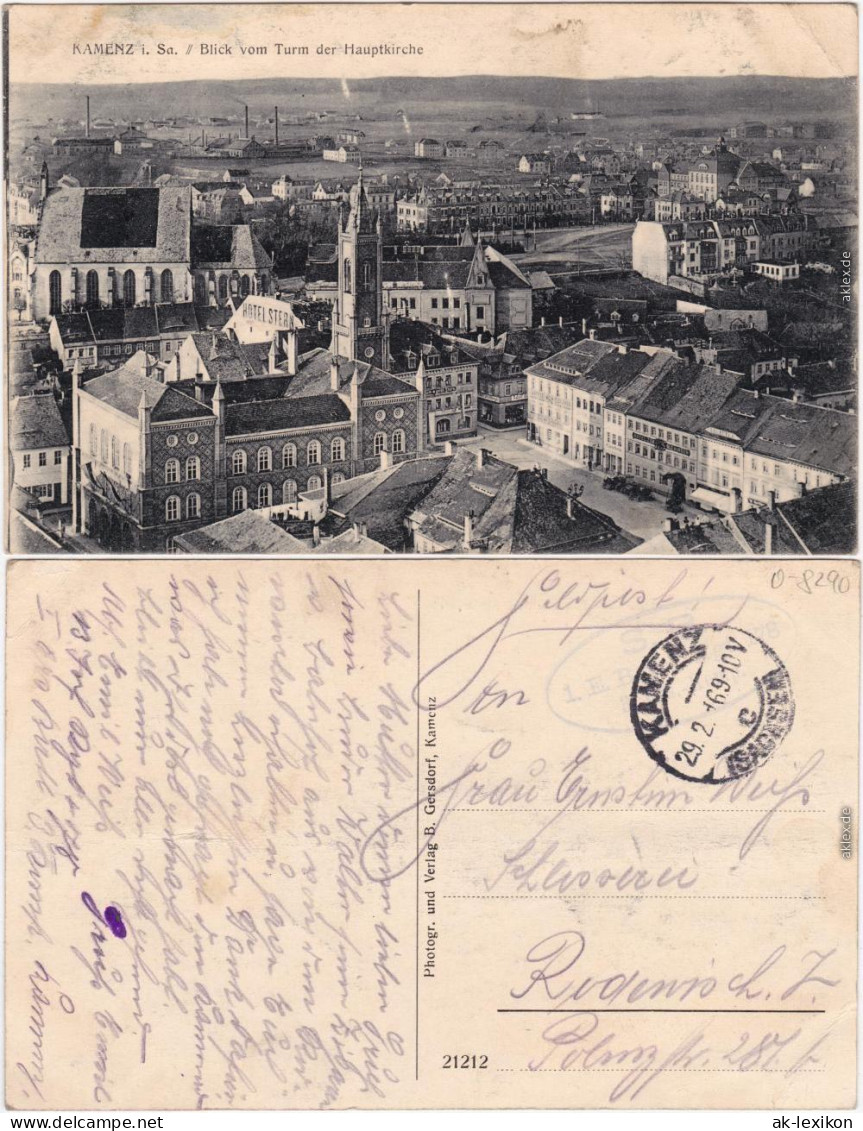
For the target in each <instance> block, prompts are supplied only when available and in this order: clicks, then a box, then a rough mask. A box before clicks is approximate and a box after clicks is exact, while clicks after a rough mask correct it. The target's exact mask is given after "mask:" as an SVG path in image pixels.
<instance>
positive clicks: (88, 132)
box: [84, 94, 90, 137]
mask: <svg viewBox="0 0 863 1131" xmlns="http://www.w3.org/2000/svg"><path fill="white" fill-rule="evenodd" d="M89 136H90V95H89V94H88V95H87V125H86V127H85V133H84V137H89Z"/></svg>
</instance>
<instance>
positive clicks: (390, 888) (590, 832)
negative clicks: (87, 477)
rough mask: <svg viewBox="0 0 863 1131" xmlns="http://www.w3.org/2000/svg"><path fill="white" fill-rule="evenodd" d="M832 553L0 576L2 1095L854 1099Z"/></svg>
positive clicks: (201, 1105)
mask: <svg viewBox="0 0 863 1131" xmlns="http://www.w3.org/2000/svg"><path fill="white" fill-rule="evenodd" d="M858 617H859V569H858V565H857V563H856V562H852V561H848V560H841V559H840V560H833V561H829V560H828V561H824V560H819V559H813V558H810V559H807V560H806V562H805V563H804V562H799V563H796V562H794V561H791V560H785V561H783V562H742V561H726V562H716V561H704V560H701V561H693V562H691V563H688V564H686V565H681V564H680V563H678V562H670V561H665V562H661V561H652V562H636V563H627V567H626V568H621V567H620V565H614V564H612V563H610V562H609V561H607V560H606V561H597V560H595V559H594V560H593V561H590V562H585V561H581V562H575V561H569V560H566V561H559V562H558V563H556V564H554V563H549V562H545V563H543V562H536V561H527V560H523V559H508V560H503V559H499V560H497V561H485V562H483V561H479V560H462V561H453V562H449V563H442V562H436V561H428V560H419V561H411V562H407V561H404V560H398V559H396V560H393V561H392V562H388V563H387V564H386V566H385V567H383V566H382V565H381V564H380V563H378V562H371V561H365V562H363V561H345V562H340V563H330V562H321V561H320V560H309V561H274V560H268V561H245V562H237V561H230V560H224V559H223V560H220V561H211V562H208V563H202V562H187V561H184V560H182V559H178V558H174V559H171V560H162V561H150V562H146V563H144V562H137V563H129V562H124V563H122V562H105V561H102V562H84V561H81V560H72V559H66V560H62V561H61V560H58V559H52V560H41V561H30V562H20V561H19V562H15V563H13V564H12V565H11V566H10V567H9V570H8V602H7V618H8V627H7V645H6V646H7V657H8V665H7V699H6V701H7V736H6V749H7V759H6V797H7V815H6V838H7V839H6V868H7V875H6V911H7V920H6V1042H5V1048H6V1100H7V1103H8V1104H9V1105H10V1106H11V1107H13V1108H18V1109H21V1108H27V1109H47V1110H51V1109H57V1108H59V1109H62V1110H75V1109H81V1108H85V1109H97V1110H109V1109H128V1108H132V1109H153V1108H159V1109H166V1108H173V1109H196V1108H197V1109H208V1108H235V1109H251V1108H258V1109H261V1108H264V1109H268V1108H269V1109H273V1108H275V1109H279V1108H281V1109H308V1108H336V1109H340V1108H425V1107H456V1108H458V1107H462V1108H467V1107H472V1108H496V1107H529V1108H573V1107H583V1108H596V1107H600V1108H601V1107H616V1108H622V1109H633V1108H635V1109H644V1108H653V1107H664V1108H678V1107H681V1108H712V1107H713V1108H727V1107H740V1108H746V1107H755V1108H776V1107H784V1108H792V1109H795V1108H796V1109H798V1110H807V1111H808V1110H812V1109H816V1110H817V1109H822V1110H823V1109H825V1108H826V1109H833V1108H841V1107H848V1106H853V1105H854V1103H855V1084H856V1028H857V1005H856V972H857V929H856V924H857V847H856V837H857V827H858V826H857V812H856V799H857V744H858V733H857V725H858V724H857V694H858V683H859V663H858V659H859V657H858V623H859V620H858Z"/></svg>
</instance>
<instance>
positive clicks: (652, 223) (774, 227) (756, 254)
mask: <svg viewBox="0 0 863 1131" xmlns="http://www.w3.org/2000/svg"><path fill="white" fill-rule="evenodd" d="M816 237H817V226H816V223H815V221H814V218H813V217H812V216H808V215H802V214H798V213H788V214H787V215H784V216H776V215H774V216H737V217H733V218H729V219H727V220H713V219H701V220H690V221H678V222H673V223H660V222H659V221H656V220H641V221H639V222H638V223H637V224H636V226H635V230H634V231H633V233H632V266H633V269H634V270H635V271H637V272H638V274H639V275H643V276H644V277H645V278H647V279H653V280H654V281H655V282H657V283H667V282H668V280H669V278H671V277H672V276H684V277H690V278H691V277H696V276H702V275H713V274H717V273H719V272H722V271H726V270H728V269H730V268H733V267H736V268H744V267H746V266H749V265H754V264H755V263H756V262H758V261H777V262H790V261H793V260H796V259H799V258H801V257H802V256H804V255H806V253H807V251H808V250H809V248H810V247H811V246H812V245H813V244H814V242H815V239H816Z"/></svg>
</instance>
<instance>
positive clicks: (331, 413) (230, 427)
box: [225, 393, 351, 436]
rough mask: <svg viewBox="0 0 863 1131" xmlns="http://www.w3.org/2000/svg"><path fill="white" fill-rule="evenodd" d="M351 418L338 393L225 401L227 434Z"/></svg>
mask: <svg viewBox="0 0 863 1131" xmlns="http://www.w3.org/2000/svg"><path fill="white" fill-rule="evenodd" d="M350 418H351V414H350V410H349V409H348V406H347V405H346V404H345V403H344V401H343V400H342V399H341V397H339V396H338V394H336V393H321V394H319V395H317V396H307V397H299V398H297V399H296V400H288V399H285V398H280V399H279V400H274V401H251V402H247V403H241V404H229V405H226V406H225V432H226V434H227V435H228V436H246V435H252V434H254V433H256V432H281V431H286V430H288V429H292V428H314V427H315V426H316V425H320V424H339V423H347V422H349V421H350Z"/></svg>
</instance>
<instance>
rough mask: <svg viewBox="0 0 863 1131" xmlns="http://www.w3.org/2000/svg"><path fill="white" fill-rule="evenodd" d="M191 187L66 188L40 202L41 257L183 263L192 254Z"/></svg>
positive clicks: (41, 259) (79, 261)
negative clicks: (190, 241) (42, 202)
mask: <svg viewBox="0 0 863 1131" xmlns="http://www.w3.org/2000/svg"><path fill="white" fill-rule="evenodd" d="M190 227H191V197H190V190H189V189H188V188H187V187H182V188H175V187H165V188H143V189H141V188H68V189H63V190H62V191H58V192H51V193H49V194H48V196H47V197H46V199H45V202H44V204H43V206H42V222H41V224H40V226H39V233H38V235H37V238H36V252H35V260H36V262H37V263H72V264H75V265H77V266H79V267H86V264H87V263H88V262H91V263H117V262H121V263H122V262H129V261H130V260H132V259H133V258H134V260H135V262H137V263H142V264H146V263H159V262H167V263H183V262H186V263H187V262H188V260H189V232H190Z"/></svg>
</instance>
